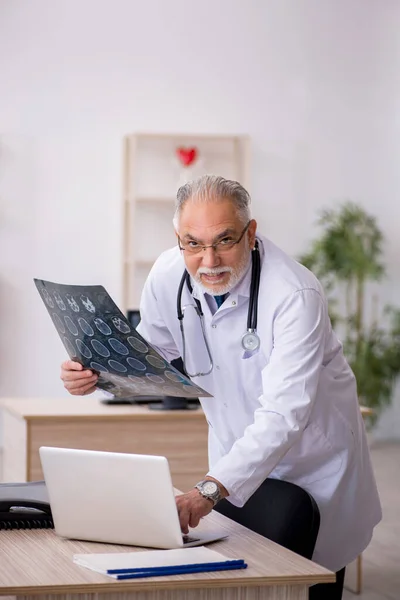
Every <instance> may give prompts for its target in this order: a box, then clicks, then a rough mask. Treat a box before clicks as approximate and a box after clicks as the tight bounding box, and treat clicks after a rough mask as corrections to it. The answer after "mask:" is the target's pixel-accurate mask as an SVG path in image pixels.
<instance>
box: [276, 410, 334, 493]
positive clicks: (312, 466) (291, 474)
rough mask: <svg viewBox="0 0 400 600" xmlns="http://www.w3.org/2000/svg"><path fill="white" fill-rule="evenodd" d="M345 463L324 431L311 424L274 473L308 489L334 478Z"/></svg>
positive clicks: (313, 423)
mask: <svg viewBox="0 0 400 600" xmlns="http://www.w3.org/2000/svg"><path fill="white" fill-rule="evenodd" d="M342 462H343V459H342V456H341V455H340V454H339V453H338V452H335V450H334V448H333V447H332V444H331V443H330V441H329V440H328V438H327V437H326V436H325V435H324V433H323V431H322V430H321V429H320V428H319V427H318V425H317V424H316V423H315V422H312V423H310V424H309V425H308V426H307V427H306V428H305V430H304V432H303V434H302V436H301V439H300V440H299V442H297V443H296V444H295V445H294V446H293V447H292V448H291V449H290V450H289V452H288V453H287V454H286V456H285V458H284V459H283V461H282V462H281V463H280V464H279V465H278V466H277V467H276V469H275V473H276V475H277V476H278V477H279V478H280V479H285V480H286V481H291V482H292V483H297V484H298V485H300V486H302V485H305V486H306V485H309V484H311V483H314V482H316V481H321V480H323V479H326V478H329V477H333V476H334V475H335V474H336V473H338V472H339V470H340V469H341V467H342Z"/></svg>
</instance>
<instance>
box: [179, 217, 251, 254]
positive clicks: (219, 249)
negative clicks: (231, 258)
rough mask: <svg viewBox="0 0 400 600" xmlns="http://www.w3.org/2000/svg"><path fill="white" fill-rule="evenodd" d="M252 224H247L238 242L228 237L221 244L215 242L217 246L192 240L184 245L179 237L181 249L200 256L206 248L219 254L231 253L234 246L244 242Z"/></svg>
mask: <svg viewBox="0 0 400 600" xmlns="http://www.w3.org/2000/svg"><path fill="white" fill-rule="evenodd" d="M250 223H251V221H249V222H248V223H247V225H246V227H245V228H244V229H243V231H242V233H241V234H240V236H239V237H238V239H237V240H235V239H232V238H231V237H229V236H227V237H225V238H223V239H222V240H220V241H219V242H215V244H209V245H208V246H203V245H202V244H199V243H198V242H195V241H194V240H190V241H189V242H186V243H185V244H183V243H182V241H181V238H180V237H178V245H179V249H180V250H183V251H184V252H186V253H187V254H198V253H199V252H201V251H202V250H203V251H205V250H206V248H212V249H213V250H214V252H216V253H217V254H224V253H225V252H229V250H232V248H233V246H236V244H239V243H240V242H241V241H242V238H243V236H244V234H245V233H246V231H247V229H248V227H249V225H250Z"/></svg>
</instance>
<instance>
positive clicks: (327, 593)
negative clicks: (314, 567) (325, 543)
mask: <svg viewBox="0 0 400 600" xmlns="http://www.w3.org/2000/svg"><path fill="white" fill-rule="evenodd" d="M214 510H216V511H217V512H219V513H221V514H223V515H225V516H226V517H228V518H230V519H232V520H233V521H236V523H240V524H241V525H244V526H245V527H247V528H248V529H251V530H252V531H255V532H256V533H258V534H259V535H262V536H264V537H266V538H268V539H270V540H273V541H274V542H277V543H278V544H280V545H281V546H284V547H285V548H288V549H289V550H292V552H296V553H297V554H300V555H301V556H304V557H305V558H309V559H312V555H313V552H314V546H315V542H316V539H317V535H318V530H319V519H320V516H319V510H318V506H317V505H316V503H315V500H314V499H313V498H312V496H311V495H310V494H309V493H308V492H306V491H305V490H303V489H302V488H300V487H299V486H297V485H295V484H292V483H288V482H286V481H280V480H277V479H266V480H265V481H264V482H263V483H262V484H261V486H260V487H259V488H258V490H256V492H254V494H253V495H252V496H251V498H249V500H248V501H247V502H246V504H245V505H244V506H243V507H242V508H238V507H236V506H233V505H232V504H231V503H230V502H228V500H221V501H220V502H218V504H217V505H216V506H215V508H214ZM344 572H345V570H344V569H341V571H338V573H337V574H336V582H335V583H323V584H317V585H314V586H312V587H310V592H309V600H341V598H342V592H343V580H344Z"/></svg>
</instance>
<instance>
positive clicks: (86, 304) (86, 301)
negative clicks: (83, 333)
mask: <svg viewBox="0 0 400 600" xmlns="http://www.w3.org/2000/svg"><path fill="white" fill-rule="evenodd" d="M81 302H82V304H83V306H84V307H85V308H86V310H87V311H88V312H90V313H92V314H94V313H95V312H96V307H95V305H94V304H93V302H92V301H91V300H90V299H89V298H88V297H87V296H81Z"/></svg>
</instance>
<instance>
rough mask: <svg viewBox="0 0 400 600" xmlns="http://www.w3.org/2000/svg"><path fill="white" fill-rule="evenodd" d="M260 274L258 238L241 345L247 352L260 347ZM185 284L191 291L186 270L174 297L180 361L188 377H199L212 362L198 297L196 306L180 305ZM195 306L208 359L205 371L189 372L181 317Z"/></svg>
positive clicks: (252, 264)
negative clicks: (179, 339) (178, 327)
mask: <svg viewBox="0 0 400 600" xmlns="http://www.w3.org/2000/svg"><path fill="white" fill-rule="evenodd" d="M260 274H261V260H260V250H259V247H258V240H256V241H255V244H254V248H253V250H252V252H251V283H250V298H249V309H248V313H247V330H246V332H245V333H244V334H243V335H242V347H243V349H244V350H246V351H247V352H254V351H255V350H258V348H259V347H260V338H259V336H258V334H257V308H258V291H259V288H260ZM185 284H186V285H187V287H188V289H189V292H190V294H192V293H193V287H192V284H191V282H190V275H189V273H188V272H187V271H186V269H185V271H184V273H183V275H182V279H181V281H180V283H179V288H178V294H177V298H176V309H177V315H178V319H179V326H180V329H181V334H182V348H183V349H182V361H183V366H184V368H185V371H186V373H187V375H188V376H189V377H201V376H204V375H209V374H210V373H211V371H212V370H213V367H214V364H213V359H212V356H211V351H210V346H209V344H208V341H207V336H206V332H205V329H204V315H203V311H202V309H201V304H200V300H198V298H193V300H194V301H195V303H196V306H195V307H193V305H185V306H183V307H182V292H183V286H184V285H185ZM189 306H190V307H191V308H195V310H196V313H197V315H198V317H199V319H200V323H201V330H202V333H203V338H204V343H205V346H206V350H207V354H208V359H209V361H210V364H209V367H208V370H207V371H204V372H199V373H189V371H188V370H187V368H186V340H185V330H184V328H183V317H184V313H185V310H186V309H187V308H188V307H189Z"/></svg>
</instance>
